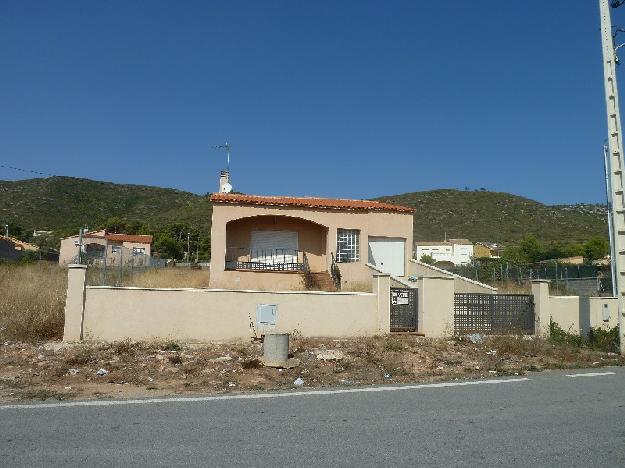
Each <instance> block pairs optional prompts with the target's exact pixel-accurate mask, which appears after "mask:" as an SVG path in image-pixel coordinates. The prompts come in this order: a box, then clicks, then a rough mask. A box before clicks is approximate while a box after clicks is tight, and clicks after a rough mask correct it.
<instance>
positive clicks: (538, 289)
mask: <svg viewBox="0 0 625 468" xmlns="http://www.w3.org/2000/svg"><path fill="white" fill-rule="evenodd" d="M532 295H533V296H534V334H535V335H536V336H549V334H550V332H549V323H550V321H551V311H550V310H549V280H533V281H532Z"/></svg>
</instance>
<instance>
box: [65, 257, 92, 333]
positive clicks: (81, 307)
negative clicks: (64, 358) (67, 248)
mask: <svg viewBox="0 0 625 468" xmlns="http://www.w3.org/2000/svg"><path fill="white" fill-rule="evenodd" d="M67 268H68V269H67V295H66V296H65V326H64V328H63V341H80V340H82V321H83V316H84V311H85V284H86V278H87V265H78V264H71V265H68V266H67Z"/></svg>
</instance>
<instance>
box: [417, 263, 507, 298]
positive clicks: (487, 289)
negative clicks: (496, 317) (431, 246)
mask: <svg viewBox="0 0 625 468" xmlns="http://www.w3.org/2000/svg"><path fill="white" fill-rule="evenodd" d="M408 265H409V266H408V276H416V277H417V278H420V277H429V276H449V277H451V278H454V291H455V292H457V293H482V294H497V288H493V287H492V286H489V285H487V284H483V283H479V282H477V281H474V280H471V279H469V278H464V277H463V276H460V275H456V274H453V273H450V272H449V271H447V270H443V269H442V268H437V267H435V266H432V265H428V264H426V263H423V262H420V261H418V260H414V259H411V260H410V262H409V264H408Z"/></svg>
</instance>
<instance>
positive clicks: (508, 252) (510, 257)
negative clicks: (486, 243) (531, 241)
mask: <svg viewBox="0 0 625 468" xmlns="http://www.w3.org/2000/svg"><path fill="white" fill-rule="evenodd" d="M501 259H502V260H504V261H506V262H508V263H512V264H514V265H523V264H526V263H527V260H526V258H525V255H524V254H523V252H522V251H521V248H520V247H516V246H514V245H511V246H509V247H506V248H505V249H504V251H503V252H502V253H501Z"/></svg>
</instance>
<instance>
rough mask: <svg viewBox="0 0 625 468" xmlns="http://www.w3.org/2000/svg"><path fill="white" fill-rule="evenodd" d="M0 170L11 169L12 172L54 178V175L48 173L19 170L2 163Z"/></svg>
mask: <svg viewBox="0 0 625 468" xmlns="http://www.w3.org/2000/svg"><path fill="white" fill-rule="evenodd" d="M0 168H3V169H12V170H14V171H18V172H27V173H30V174H38V175H42V176H50V177H54V176H55V174H50V173H49V172H41V171H34V170H32V169H24V168H21V167H15V166H9V165H8V164H2V163H0Z"/></svg>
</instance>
